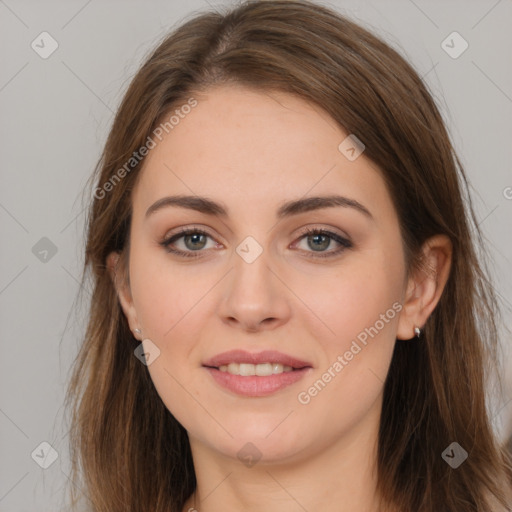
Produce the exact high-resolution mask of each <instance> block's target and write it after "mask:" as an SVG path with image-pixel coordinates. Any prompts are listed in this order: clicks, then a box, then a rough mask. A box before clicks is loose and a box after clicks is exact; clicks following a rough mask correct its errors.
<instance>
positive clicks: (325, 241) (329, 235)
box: [299, 228, 353, 258]
mask: <svg viewBox="0 0 512 512" xmlns="http://www.w3.org/2000/svg"><path fill="white" fill-rule="evenodd" d="M303 239H305V241H306V243H307V246H308V247H309V248H312V249H313V250H312V251H307V250H306V252H310V253H317V254H313V255H312V256H313V257H314V258H329V257H333V256H336V255H338V254H340V253H341V252H343V251H344V250H345V249H350V248H351V247H353V245H352V242H350V240H348V239H346V238H344V237H342V236H341V235H339V234H338V233H334V232H332V231H329V230H326V229H319V228H308V229H306V230H305V231H304V232H303V235H302V236H301V237H300V239H299V240H300V241H302V240H303ZM333 240H334V241H335V242H336V243H337V244H338V245H339V246H340V247H339V248H338V249H336V250H331V251H326V250H325V249H327V248H328V247H329V246H331V243H332V241H333Z"/></svg>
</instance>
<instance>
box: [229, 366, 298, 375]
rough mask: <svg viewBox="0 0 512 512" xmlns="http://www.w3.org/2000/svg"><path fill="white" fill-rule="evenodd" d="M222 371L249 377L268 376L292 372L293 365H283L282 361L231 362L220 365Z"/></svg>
mask: <svg viewBox="0 0 512 512" xmlns="http://www.w3.org/2000/svg"><path fill="white" fill-rule="evenodd" d="M219 370H220V371H221V372H227V373H230V374H231V375H241V376H242V377H249V376H250V375H258V376H260V377H267V376H269V375H276V374H279V373H283V372H291V371H293V368H292V367H291V366H287V365H282V364H280V363H262V364H250V363H240V364H238V363H229V364H224V365H222V366H220V367H219Z"/></svg>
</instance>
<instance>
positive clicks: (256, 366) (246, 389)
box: [203, 350, 313, 397]
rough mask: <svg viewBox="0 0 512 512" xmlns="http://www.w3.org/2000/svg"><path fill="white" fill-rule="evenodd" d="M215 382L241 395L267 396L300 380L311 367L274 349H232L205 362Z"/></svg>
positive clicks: (204, 364)
mask: <svg viewBox="0 0 512 512" xmlns="http://www.w3.org/2000/svg"><path fill="white" fill-rule="evenodd" d="M203 367H204V368H205V369H206V370H208V372H209V373H210V375H211V376H212V377H213V378H214V380H215V381H216V383H217V384H219V385H220V386H221V387H222V388H224V389H228V390H229V391H231V392H233V393H235V394H238V395H243V396H252V397H257V396H267V395H270V394H272V393H275V392H276V391H279V390H280V389H283V388H284V387H287V386H290V385H291V384H294V383H295V382H297V381H298V380H300V379H302V378H303V377H304V375H306V373H309V371H310V370H312V368H313V366H312V365H311V364H310V363H308V362H306V361H302V360H299V359H297V358H294V357H292V356H289V355H287V354H282V353H280V352H276V351H263V352H259V353H250V352H246V351H243V350H232V351H230V352H224V353H222V354H219V355H217V356H215V357H213V358H211V359H209V360H208V361H206V362H205V363H203Z"/></svg>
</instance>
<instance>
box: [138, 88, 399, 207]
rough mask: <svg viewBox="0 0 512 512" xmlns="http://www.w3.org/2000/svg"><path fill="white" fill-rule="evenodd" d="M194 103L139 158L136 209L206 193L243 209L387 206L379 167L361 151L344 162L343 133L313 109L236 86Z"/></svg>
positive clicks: (301, 102)
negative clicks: (339, 202) (336, 200)
mask: <svg viewBox="0 0 512 512" xmlns="http://www.w3.org/2000/svg"><path fill="white" fill-rule="evenodd" d="M192 97H193V98H194V99H195V100H196V101H197V104H196V106H194V107H193V108H191V109H188V108H187V109H183V110H182V111H181V112H180V113H181V115H180V116H176V117H175V119H173V121H174V123H175V124H173V125H172V128H170V127H169V126H167V130H168V133H167V134H166V133H165V131H164V135H163V138H162V140H161V141H158V140H157V139H155V142H156V147H154V148H153V149H151V151H150V152H149V154H148V156H147V157H146V159H145V162H144V168H143V170H142V175H141V177H140V180H139V183H138V185H137V188H138V189H139V190H138V192H137V196H138V198H139V200H137V201H136V203H140V205H139V206H140V207H142V205H145V206H146V207H147V206H148V205H149V204H150V203H151V202H154V201H156V200H158V199H159V198H160V197H163V196H165V195H166V194H171V193H172V194H176V193H182V194H198V195H208V196H210V197H212V198H217V199H221V200H222V202H223V203H225V204H230V203H233V204H237V205H238V206H239V207H240V208H242V209H246V208H250V207H256V208H257V207H262V206H263V205H266V206H268V207H271V208H274V206H275V205H277V204H278V203H282V202H283V200H289V199H296V198H298V197H303V196H305V195H321V194H332V193H340V194H341V193H342V194H343V195H346V196H351V197H353V198H354V199H356V200H358V201H360V202H362V203H363V204H364V203H366V204H367V205H369V206H370V207H371V209H375V208H377V209H379V208H383V209H385V208H389V207H392V205H391V203H390V198H389V196H388V194H387V190H386V187H385V184H384V181H383V179H382V177H381V175H380V171H379V169H378V168H377V167H376V166H375V165H374V164H373V163H372V162H371V161H370V160H369V159H367V158H365V156H364V153H363V154H362V155H361V156H360V157H359V158H357V159H355V160H353V161H351V160H349V159H348V158H346V156H345V155H344V154H343V153H342V152H341V151H340V149H339V146H340V143H342V142H343V141H344V140H345V139H346V137H347V135H348V134H347V133H345V132H344V131H343V130H342V129H341V128H340V127H339V126H338V125H337V123H336V122H335V121H334V119H332V118H331V117H330V116H329V115H328V114H327V112H325V111H324V110H322V109H321V108H320V107H318V106H317V105H315V104H312V103H310V102H307V101H306V100H304V99H302V98H300V97H297V96H295V95H290V94H287V93H283V92H275V91H269V92H260V91H255V90H251V89H248V88H246V87H241V86H238V85H229V86H226V85H224V86H218V87H215V88H212V89H210V90H207V91H206V92H205V93H202V94H196V95H192ZM183 104H186V101H185V102H184V103H183ZM176 109H178V110H179V109H180V107H179V105H178V106H176V107H175V110H176ZM175 110H174V111H175ZM185 112H187V113H185ZM169 117H170V116H169ZM165 119H168V117H166V118H164V120H165ZM272 205H274V206H272ZM135 207H136V208H137V206H136V205H135ZM274 209H275V208H274Z"/></svg>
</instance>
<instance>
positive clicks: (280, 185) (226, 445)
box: [69, 1, 512, 512]
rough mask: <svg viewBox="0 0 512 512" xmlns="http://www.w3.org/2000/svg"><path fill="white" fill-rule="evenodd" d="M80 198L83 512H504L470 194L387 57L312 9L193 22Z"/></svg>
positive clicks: (405, 68)
mask: <svg viewBox="0 0 512 512" xmlns="http://www.w3.org/2000/svg"><path fill="white" fill-rule="evenodd" d="M94 181H95V190H94V194H93V195H94V199H93V202H92V205H91V210H90V216H89V223H88V233H87V248H86V263H85V271H87V270H91V271H92V278H93V281H94V283H93V285H94V292H93V297H92V303H91V310H90V318H89V325H88V330H87V334H86V337H85V341H84V344H83V347H82V349H81V352H80V354H79V358H78V360H77V363H76V367H75V369H74V375H73V379H72V381H71V383H70V387H69V399H70V400H72V401H73V427H72V431H71V437H70V440H71V455H72V458H73V464H74V471H73V475H72V476H73V481H74V482H78V477H79V471H78V468H79V465H80V466H81V470H82V472H83V491H84V492H85V494H86V495H87V497H88V500H89V503H88V505H89V506H90V510H94V511H102V512H103V511H105V512H106V511H109V512H113V511H118V510H119V511H121V510H122V511H126V510H134V511H152V512H155V511H173V512H174V511H177V512H178V511H180V512H181V511H190V510H199V511H201V512H208V511H213V510H220V509H221V508H222V510H225V511H230V510H265V511H272V510H280V511H283V510H284V511H292V510H309V511H312V510H325V511H331V510H332V511H334V510H336V511H338V510H352V511H361V512H362V511H411V510H414V511H422V512H423V511H425V512H427V511H428V512H439V511H454V512H455V511H457V512H462V511H470V510H471V511H482V512H483V511H491V510H492V511H505V510H509V509H510V507H511V504H512V499H511V485H512V467H511V461H510V458H508V457H507V454H506V452H505V450H504V449H502V448H501V447H500V446H499V443H498V441H497V439H496V438H495V436H494V433H493V430H492V427H491V424H490V420H489V417H488V416H487V413H486V404H485V393H484V390H485V383H486V373H485V370H487V369H488V368H489V369H491V371H492V368H493V367H492V365H491V364H492V363H493V362H494V363H496V356H495V349H496V343H497V334H496V332H497V330H496V325H495V323H496V322H495V314H496V301H495V297H494V295H493V290H492V288H491V287H490V286H489V285H488V281H487V280H486V277H485V273H484V268H483V267H482V264H481V263H479V261H478V259H477V257H476V248H475V243H476V242H479V240H480V239H479V238H476V239H475V240H473V238H472V235H471V229H474V230H476V231H475V232H476V234H477V235H479V231H478V227H477V226H476V223H475V217H474V213H473V210H472V207H471V203H470V201H469V198H467V197H466V194H467V189H466V178H465V175H464V171H463V169H462V167H461V165H460V162H459V160H458V158H457V156H456V155H455V154H454V151H453V148H452V146H451V143H450V140H449V137H448V135H447V132H446V130H445V127H444V125H443V122H442V119H441V116H440V114H439V112H438V109H437V107H436V105H435V103H434V101H433V99H432V98H431V96H430V94H429V93H428V91H427V90H426V88H425V85H424V84H423V83H422V81H421V79H420V78H419V77H418V75H417V74H416V72H415V71H414V70H413V69H412V68H411V66H410V65H409V64H407V63H406V62H405V61H404V59H403V58H402V57H400V56H399V55H398V54H397V53H396V52H395V51H394V50H392V49H391V48H390V47H388V46H387V45H386V44H385V43H383V42H382V41H380V40H379V39H377V38H376V37H375V36H373V35H372V34H370V33H368V32H367V31H366V30H364V29H362V28H361V27H359V26H357V25H355V24H354V23H352V22H350V21H348V20H347V19H345V18H344V17H342V16H340V15H338V14H336V13H335V12H333V11H331V10H328V9H327V8H324V7H321V6H319V5H316V4H314V3H309V2H306V1H264V2H245V3H243V4H242V5H240V6H238V7H236V8H234V9H232V10H231V11H230V12H228V13H227V14H225V15H220V14H218V13H207V14H202V15H198V16H196V17H195V18H193V19H191V20H190V21H188V22H187V23H185V24H183V25H182V26H181V27H179V28H178V29H177V30H176V31H175V32H173V33H172V34H171V35H170V36H169V37H168V38H166V39H165V40H164V41H163V42H162V43H161V44H160V46H159V47H158V48H157V49H156V50H155V51H154V53H153V54H152V55H151V56H150V57H149V58H148V59H147V61H146V62H145V64H144V65H143V66H142V68H141V69H140V71H139V72H138V73H137V75H136V76H135V78H134V79H133V81H132V83H131V85H130V87H129V89H128V91H127V93H126V95H125V97H124V99H123V101H122V104H121V106H120V107H119V110H118V113H117V115H116V118H115V121H114V124H113V127H112V130H111V132H110V135H109V138H108V140H107V143H106V146H105V149H104V152H103V155H102V159H101V161H100V163H99V165H98V167H97V173H96V174H95V176H94ZM466 200H467V204H466V203H465V201H466ZM84 276H85V272H84ZM489 363H491V364H489Z"/></svg>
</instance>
